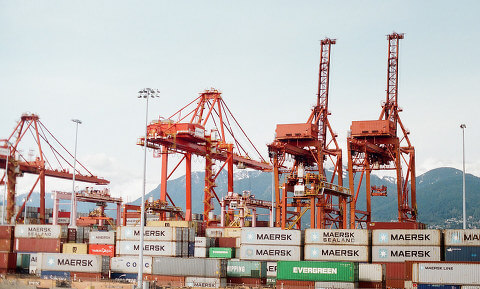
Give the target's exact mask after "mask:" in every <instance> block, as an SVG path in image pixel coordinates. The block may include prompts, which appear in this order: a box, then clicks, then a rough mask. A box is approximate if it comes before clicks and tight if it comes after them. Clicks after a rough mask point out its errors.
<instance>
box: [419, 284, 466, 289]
mask: <svg viewBox="0 0 480 289" xmlns="http://www.w3.org/2000/svg"><path fill="white" fill-rule="evenodd" d="M416 285H417V286H416V287H417V288H418V289H430V288H432V289H433V288H435V289H461V288H463V287H462V286H460V285H438V284H416Z"/></svg>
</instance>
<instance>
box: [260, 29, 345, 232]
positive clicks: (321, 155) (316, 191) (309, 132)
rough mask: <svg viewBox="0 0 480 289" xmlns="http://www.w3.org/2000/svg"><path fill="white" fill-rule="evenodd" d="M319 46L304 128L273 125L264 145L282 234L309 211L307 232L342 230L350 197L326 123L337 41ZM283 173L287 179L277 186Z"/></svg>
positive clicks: (332, 133) (336, 146)
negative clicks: (328, 168)
mask: <svg viewBox="0 0 480 289" xmlns="http://www.w3.org/2000/svg"><path fill="white" fill-rule="evenodd" d="M320 43H321V46H320V67H319V78H318V91H317V103H316V105H315V106H314V107H313V109H312V112H311V114H310V116H309V117H308V120H307V122H306V123H296V124H278V125H277V127H276V130H275V132H276V137H275V140H274V141H273V143H271V144H269V145H268V150H269V154H270V158H271V162H272V163H273V167H274V184H275V198H276V204H277V206H276V212H275V217H276V226H279V227H280V226H281V227H282V228H293V227H296V228H300V227H301V226H300V225H301V223H300V221H301V218H302V216H303V215H304V214H305V213H306V212H307V211H308V210H310V227H311V228H330V227H337V228H346V226H347V215H346V212H347V203H348V201H349V198H350V191H349V189H347V188H344V187H343V176H342V174H343V173H342V151H341V149H340V147H339V145H338V142H337V139H336V137H337V135H336V133H335V132H334V131H333V130H332V126H331V125H330V122H329V120H328V115H330V112H329V111H328V91H329V80H330V51H331V46H332V45H333V44H335V43H336V40H334V39H329V38H325V39H324V40H322V41H321V42H320ZM287 156H291V157H293V159H294V162H293V165H292V166H291V167H287V165H286V164H285V159H286V157H287ZM327 159H328V160H330V161H331V162H332V163H333V173H332V177H331V179H329V180H327V178H326V174H325V168H324V162H325V161H327ZM282 173H286V174H287V175H286V177H285V181H284V183H283V184H281V185H280V177H281V174H282ZM335 179H336V182H337V184H334V182H335ZM292 193H293V195H292ZM292 209H293V211H292Z"/></svg>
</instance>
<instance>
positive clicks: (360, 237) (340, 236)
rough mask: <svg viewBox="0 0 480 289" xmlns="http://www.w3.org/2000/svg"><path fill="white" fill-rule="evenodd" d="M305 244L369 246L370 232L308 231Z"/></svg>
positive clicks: (354, 230) (352, 230) (355, 230)
mask: <svg viewBox="0 0 480 289" xmlns="http://www.w3.org/2000/svg"><path fill="white" fill-rule="evenodd" d="M305 244H322V245H362V246H368V245H369V242H368V230H359V229H333V230H331V229H306V230H305Z"/></svg>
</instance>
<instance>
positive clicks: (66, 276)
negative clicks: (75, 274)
mask: <svg viewBox="0 0 480 289" xmlns="http://www.w3.org/2000/svg"><path fill="white" fill-rule="evenodd" d="M40 277H41V278H42V279H52V280H70V272H66V271H42V272H41V273H40Z"/></svg>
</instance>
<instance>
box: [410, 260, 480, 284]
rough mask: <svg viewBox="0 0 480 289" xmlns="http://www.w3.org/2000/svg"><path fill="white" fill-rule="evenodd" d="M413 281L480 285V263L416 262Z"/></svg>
mask: <svg viewBox="0 0 480 289" xmlns="http://www.w3.org/2000/svg"><path fill="white" fill-rule="evenodd" d="M412 281H413V282H414V283H419V284H449V285H455V284H462V285H480V264H478V263H477V264H475V263H443V262H442V263H415V264H413V266H412Z"/></svg>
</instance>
